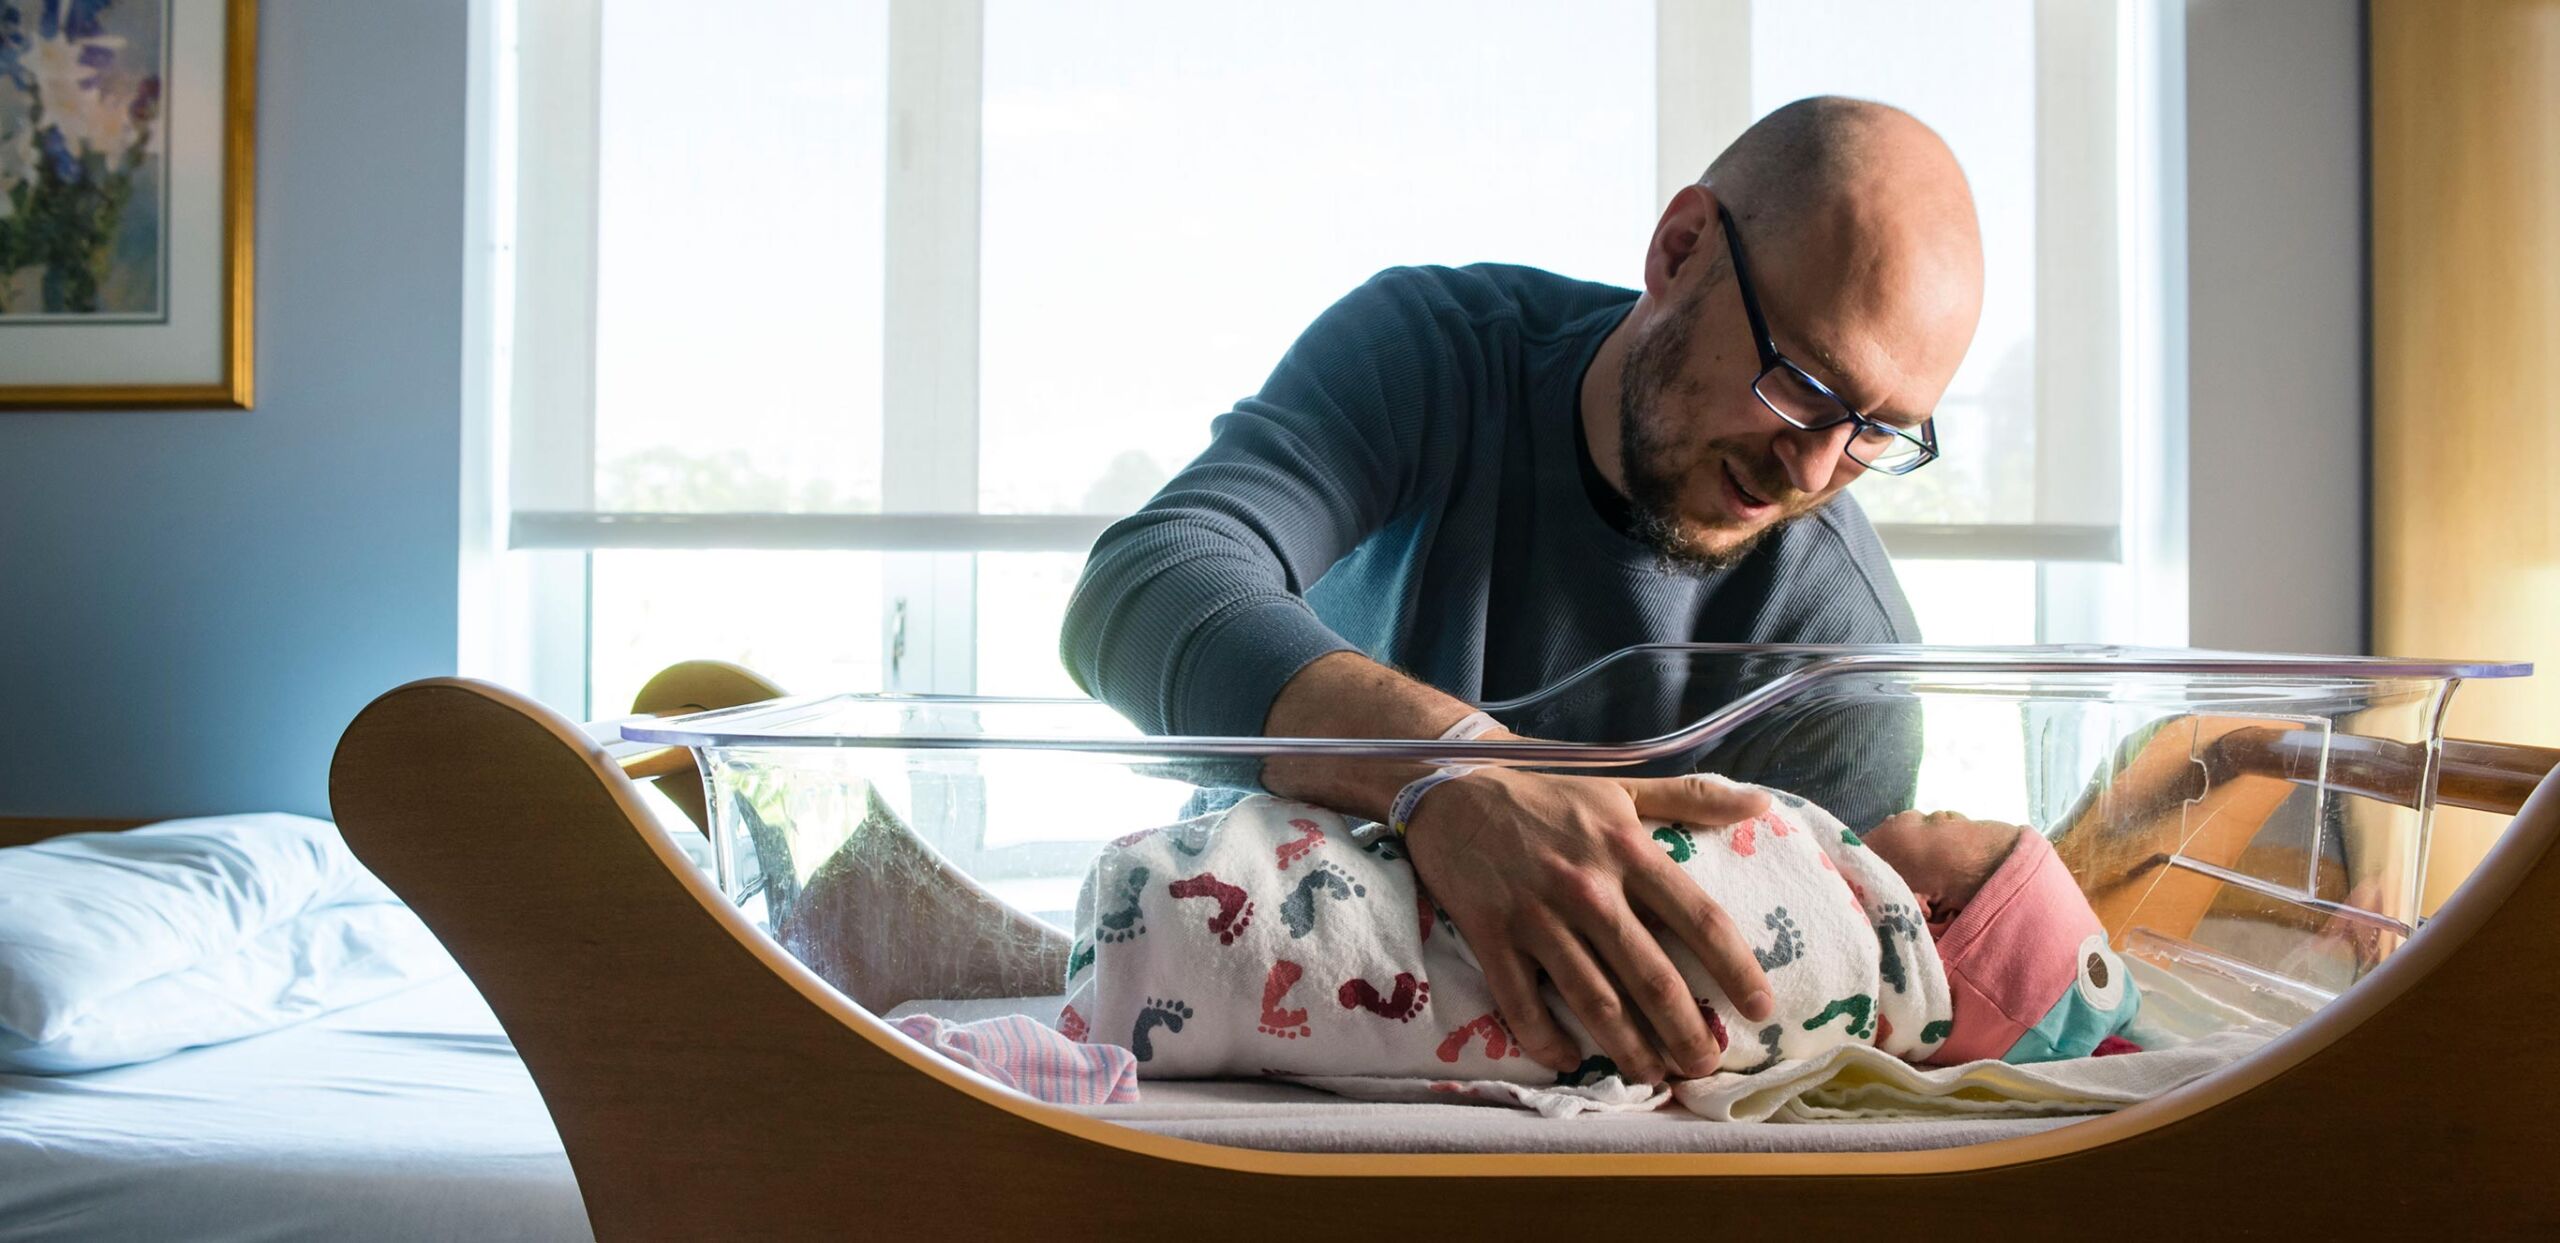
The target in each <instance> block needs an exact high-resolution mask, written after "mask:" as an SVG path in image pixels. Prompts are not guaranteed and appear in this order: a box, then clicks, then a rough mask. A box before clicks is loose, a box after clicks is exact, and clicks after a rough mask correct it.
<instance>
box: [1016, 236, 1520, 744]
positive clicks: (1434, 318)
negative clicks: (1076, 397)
mask: <svg viewBox="0 0 2560 1243" xmlns="http://www.w3.org/2000/svg"><path fill="white" fill-rule="evenodd" d="M1463 327H1464V324H1463V316H1462V315H1461V314H1460V313H1459V311H1458V309H1457V308H1456V307H1455V306H1454V305H1452V304H1451V303H1450V302H1449V301H1448V300H1447V299H1445V298H1441V297H1435V296H1434V295H1433V293H1432V291H1431V286H1430V282H1428V281H1427V280H1426V279H1423V278H1422V277H1421V276H1420V274H1419V273H1417V271H1416V270H1414V269H1390V270H1388V271H1386V272H1382V273H1380V274H1379V275H1377V276H1376V277H1373V278H1371V279H1370V280H1369V281H1368V282H1367V283H1366V284H1364V285H1362V286H1361V287H1360V288H1359V289H1356V290H1354V291H1352V292H1351V293H1350V294H1349V295H1348V296H1346V297H1344V298H1343V299H1342V300H1341V301H1340V302H1337V303H1335V304H1334V305H1333V307H1332V308H1331V309H1329V310H1327V311H1326V312H1325V313H1324V314H1323V315H1322V316H1320V317H1319V318H1318V319H1317V320H1316V322H1315V323H1314V324H1313V325H1311V326H1310V327H1309V328H1308V329H1307V331H1306V332H1305V333H1304V334H1303V335H1301V336H1300V337H1299V338H1298V341H1297V343H1296V344H1295V345H1293V346H1292V347H1291V348H1290V350H1289V352H1288V354H1287V355H1286V356H1284V357H1283V358H1282V359H1281V361H1280V365H1279V367H1278V368H1277V369H1276V370H1274V371H1273V372H1272V374H1271V378H1270V379H1269V380H1268V381H1266V382H1265V383H1264V385H1263V387H1262V390H1261V391H1260V392H1259V393H1257V394H1255V395H1254V396H1252V397H1250V398H1247V399H1246V400H1244V401H1242V402H1239V403H1238V404H1237V405H1236V407H1235V409H1234V410H1232V411H1231V412H1229V413H1226V414H1223V415H1220V416H1219V417H1218V419H1217V420H1216V422H1215V423H1213V424H1212V425H1211V440H1210V444H1209V448H1208V449H1207V450H1206V451H1205V452H1203V453H1202V454H1201V455H1200V457H1199V458H1198V459H1196V460H1194V461H1193V462H1192V463H1191V464H1190V465H1189V466H1187V467H1185V468H1183V470H1182V472H1181V473H1180V474H1177V475H1175V476H1174V477H1173V479H1172V480H1171V481H1169V482H1168V483H1166V484H1165V486H1164V488H1163V490H1162V491H1160V492H1158V493H1157V494H1156V496H1155V499H1153V500H1151V501H1149V502H1148V503H1147V505H1146V507H1145V508H1143V509H1141V510H1139V511H1138V512H1137V513H1135V514H1133V515H1131V516H1129V517H1128V518H1126V519H1123V520H1122V521H1120V522H1118V523H1115V524H1113V525H1112V526H1111V527H1110V529H1108V530H1106V531H1104V532H1103V534H1102V537H1101V538H1100V539H1099V540H1098V541H1096V543H1095V545H1094V549H1093V554H1092V556H1091V558H1090V559H1089V560H1088V561H1087V562H1086V565H1085V570H1084V574H1083V577H1082V578H1081V579H1080V580H1079V581H1078V582H1077V584H1076V590H1075V595H1074V597H1073V599H1072V600H1071V601H1070V603H1069V604H1068V606H1067V616H1066V624H1065V627H1064V630H1063V633H1062V634H1061V636H1060V641H1059V655H1060V657H1061V659H1062V660H1064V661H1065V663H1066V666H1067V670H1068V672H1069V673H1070V674H1071V675H1073V676H1074V678H1075V680H1076V683H1077V685H1079V686H1082V687H1083V688H1084V689H1085V691H1086V693H1088V694H1091V695H1093V696H1095V697H1096V698H1098V699H1101V700H1103V701H1104V702H1106V703H1109V704H1111V705H1112V706H1113V707H1116V708H1118V709H1119V710H1120V711H1121V712H1122V713H1124V714H1126V715H1127V716H1128V717H1129V718H1130V719H1131V720H1133V721H1135V722H1136V723H1137V724H1138V725H1139V727H1140V728H1142V729H1145V730H1147V731H1148V732H1150V733H1159V734H1163V733H1176V734H1209V735H1232V736H1246V737H1250V736H1258V735H1260V734H1261V733H1262V726H1263V721H1264V718H1265V717H1267V716H1268V715H1269V712H1270V708H1271V702H1272V700H1273V699H1275V698H1277V697H1278V695H1279V693H1280V689H1281V687H1283V686H1284V685H1286V684H1287V683H1288V681H1289V679H1291V678H1293V677H1295V676H1297V674H1298V671H1299V670H1301V669H1304V668H1305V667H1306V666H1307V665H1308V664H1310V663H1312V662H1313V661H1315V660H1316V659H1317V658H1318V657H1321V656H1324V655H1326V654H1328V653H1331V652H1337V651H1348V650H1356V647H1355V645H1354V644H1352V643H1350V642H1349V641H1347V640H1345V639H1344V638H1343V637H1342V636H1341V635H1339V634H1337V633H1335V632H1334V631H1333V629H1332V628H1330V627H1328V626H1327V625H1325V623H1324V622H1323V621H1322V620H1321V619H1319V618H1318V617H1317V616H1316V614H1315V612H1314V610H1313V609H1311V608H1310V607H1309V606H1308V604H1307V601H1306V591H1307V588H1308V587H1310V586H1311V585H1313V584H1314V582H1315V581H1316V580H1317V579H1319V578H1321V577H1323V576H1324V573H1325V571H1326V570H1328V569H1331V568H1332V566H1333V564H1334V563H1335V562H1336V561H1339V560H1341V559H1342V558H1343V557H1344V556H1345V555H1347V554H1349V553H1350V552H1351V550H1352V549H1354V548H1356V547H1358V546H1359V544H1360V543H1361V542H1362V541H1363V540H1365V539H1366V538H1368V537H1369V536H1370V535H1371V534H1373V533H1374V532H1376V531H1378V530H1379V529H1380V528H1381V527H1383V526H1385V525H1386V524H1387V522H1388V520H1389V519H1390V517H1391V516H1392V515H1393V514H1395V513H1396V512H1397V510H1398V509H1399V508H1400V507H1401V506H1402V505H1403V504H1404V503H1405V502H1406V501H1407V500H1408V499H1409V498H1410V497H1411V496H1412V495H1413V492H1414V489H1415V487H1416V483H1417V480H1418V478H1419V476H1420V473H1421V468H1420V463H1421V461H1422V457H1423V452H1424V448H1425V446H1424V439H1425V436H1424V427H1425V423H1426V418H1425V416H1426V415H1427V414H1429V413H1432V412H1433V411H1434V407H1435V406H1438V405H1443V404H1445V403H1448V402H1451V401H1455V400H1462V399H1463V393H1464V391H1465V385H1464V384H1463V383H1462V382H1461V380H1460V376H1461V374H1462V372H1463V371H1464V367H1465V362H1464V356H1465V354H1466V353H1467V351H1468V349H1469V348H1471V347H1470V346H1469V344H1468V342H1469V341H1470V334H1468V333H1466V332H1464V331H1462V329H1463Z"/></svg>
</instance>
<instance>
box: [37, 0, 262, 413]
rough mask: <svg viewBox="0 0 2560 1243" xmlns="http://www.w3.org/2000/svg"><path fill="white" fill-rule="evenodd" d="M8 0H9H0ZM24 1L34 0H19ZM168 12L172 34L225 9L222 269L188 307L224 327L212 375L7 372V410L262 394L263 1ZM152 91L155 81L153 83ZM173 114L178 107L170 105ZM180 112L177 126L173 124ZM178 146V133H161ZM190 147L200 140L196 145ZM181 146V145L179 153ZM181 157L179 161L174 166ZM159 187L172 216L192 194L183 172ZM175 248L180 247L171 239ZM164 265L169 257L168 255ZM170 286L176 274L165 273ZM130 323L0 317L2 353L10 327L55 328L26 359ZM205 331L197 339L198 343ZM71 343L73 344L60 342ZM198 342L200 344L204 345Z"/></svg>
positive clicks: (208, 2)
mask: <svg viewBox="0 0 2560 1243" xmlns="http://www.w3.org/2000/svg"><path fill="white" fill-rule="evenodd" d="M0 2H6V0H0ZM18 3H19V4H20V6H21V7H24V6H25V5H26V4H27V3H28V0H18ZM161 11H162V13H163V14H164V15H165V16H166V19H167V20H166V27H167V30H168V31H170V32H175V31H177V30H178V29H179V28H180V25H179V21H178V18H179V17H180V16H181V15H184V14H201V15H204V16H213V15H215V14H217V13H218V14H219V17H220V21H219V23H218V27H219V29H220V30H221V39H222V46H221V48H220V53H219V63H220V64H221V66H222V83H221V90H220V94H219V99H220V102H221V118H220V124H219V133H220V143H221V150H220V160H219V168H220V170H221V173H220V175H221V186H220V190H219V199H220V222H219V225H218V226H217V228H216V230H215V240H214V243H213V245H212V247H211V250H212V253H213V255H214V256H215V259H214V263H215V265H216V271H215V273H214V274H213V276H212V279H211V282H210V284H211V290H210V292H209V297H207V298H200V299H197V300H196V301H197V303H199V304H205V303H209V305H196V306H193V307H191V308H189V313H190V315H191V317H193V316H209V318H210V319H211V320H212V321H213V322H212V323H211V324H210V325H209V326H208V327H209V328H210V332H211V333H212V334H218V339H217V340H216V341H215V343H214V346H213V349H212V350H211V358H212V361H213V365H212V367H210V368H208V369H207V370H209V371H210V374H206V375H203V376H202V377H201V378H198V377H196V376H193V375H189V376H184V377H177V378H160V377H153V378H150V379H147V380H122V379H114V378H103V379H102V378H87V377H84V378H79V379H38V380H35V381H33V382H7V381H8V380H9V379H10V377H7V376H0V410H100V409H192V410H202V409H233V410H246V409H248V408H249V407H250V406H251V404H252V402H253V400H254V398H255V395H256V364H257V350H256V328H257V314H256V309H257V298H256V286H257V219H256V204H257V78H258V75H257V64H258V60H257V54H258V48H257V42H258V5H257V0H165V8H163V9H162V10H161ZM163 38H164V40H166V41H167V42H170V43H174V42H176V40H177V36H176V34H175V33H164V35H163ZM153 89H154V90H155V91H156V90H157V89H158V86H157V82H156V81H155V83H154V88H153ZM171 111H172V113H174V112H175V107H174V106H173V107H172V108H171ZM176 127H177V126H176V123H175V120H174V118H173V120H172V123H171V125H170V127H169V128H170V129H173V130H174V129H175V128H176ZM164 142H168V143H169V145H171V146H172V147H174V146H175V141H174V140H170V139H164ZM190 145H191V146H192V145H194V144H190ZM181 154H182V153H181ZM179 163H180V162H179V161H172V162H171V163H170V165H169V166H170V167H171V168H173V169H174V168H177V167H178V166H179ZM166 180H167V182H168V183H169V184H167V185H166V186H164V187H162V190H161V193H162V195H163V197H164V199H165V200H167V201H166V202H165V203H163V204H162V210H163V211H164V212H165V213H166V214H167V215H170V216H173V217H174V216H175V215H177V213H178V210H179V206H178V201H179V200H180V199H182V198H183V197H184V196H186V195H188V194H189V193H190V188H189V185H188V184H187V183H186V179H185V178H184V177H183V176H180V175H177V174H172V175H169V176H168V177H167V178H166ZM171 248H174V247H171ZM163 262H164V263H167V262H170V261H168V260H163ZM8 277H9V274H8V273H6V272H0V288H5V282H6V281H7V280H8ZM164 284H174V282H167V281H164ZM160 296H161V298H162V302H163V307H164V311H163V316H164V322H162V323H160V324H157V325H145V326H146V327H160V328H164V329H165V328H168V327H169V323H168V322H166V321H168V320H170V319H171V318H172V316H173V315H174V313H175V312H174V311H172V310H170V309H168V308H171V307H173V306H174V305H175V303H176V302H177V301H178V298H179V295H178V294H177V293H176V292H175V291H174V290H164V291H163V292H162V293H161V295H160ZM129 326H130V325H125V324H84V323H81V322H79V321H78V320H76V319H67V317H66V320H65V321H64V322H47V323H44V324H41V325H26V324H11V323H10V322H9V320H8V318H7V317H6V316H5V315H0V352H12V351H9V350H8V347H9V346H10V345H11V344H13V343H12V342H10V341H9V335H11V334H16V333H45V334H55V335H54V336H52V337H50V338H49V339H48V343H47V344H46V345H43V346H39V347H34V348H22V349H21V350H20V351H16V352H19V353H21V354H22V355H23V356H25V357H30V358H32V357H34V356H35V355H37V354H39V353H47V352H50V353H54V354H59V353H60V352H61V351H62V350H64V349H65V348H71V349H79V348H82V347H80V346H79V345H77V344H76V343H77V342H78V341H80V340H81V336H80V334H83V333H99V332H114V331H115V330H117V329H118V328H124V327H129ZM204 335H205V334H197V335H195V336H194V337H193V338H192V340H194V341H197V342H201V341H202V340H203V336H204ZM66 339H67V340H69V341H72V342H74V343H75V344H74V345H71V346H69V347H66V346H64V345H62V344H60V342H61V341H63V340H66ZM198 348H199V349H200V348H201V346H199V347H198Z"/></svg>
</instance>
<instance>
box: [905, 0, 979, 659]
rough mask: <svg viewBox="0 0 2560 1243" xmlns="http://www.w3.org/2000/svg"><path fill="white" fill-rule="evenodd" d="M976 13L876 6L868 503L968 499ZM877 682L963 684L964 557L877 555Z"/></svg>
mask: <svg viewBox="0 0 2560 1243" xmlns="http://www.w3.org/2000/svg"><path fill="white" fill-rule="evenodd" d="M984 25H985V13H984V8H983V6H982V5H981V4H980V3H979V2H978V0H958V2H948V3H946V2H943V0H890V4H889V84H888V95H889V99H888V102H889V143H888V168H887V169H886V178H885V183H886V186H885V188H886V194H887V196H888V203H887V212H886V215H885V219H886V231H887V246H888V254H887V257H886V264H885V266H884V269H883V272H884V281H885V292H884V294H883V298H884V300H885V303H886V306H885V310H886V315H885V316H884V317H883V319H884V325H885V326H884V328H883V331H884V332H885V333H886V340H885V341H884V342H883V345H884V347H885V348H884V350H883V352H882V374H881V401H882V409H881V419H880V427H881V440H882V444H881V508H882V509H883V510H884V511H886V512H889V513H971V512H975V511H976V509H977V507H978V220H979V212H978V187H979V152H980V149H981V146H982V143H981V140H980V135H979V124H978V123H979V115H980V112H981V104H980V101H981V96H982V92H981V80H982V78H983V76H984V69H983V66H984V56H983V50H982V49H983V45H984V35H983V30H984ZM883 574H884V583H883V586H884V590H883V592H882V596H881V598H882V601H883V603H884V607H886V608H887V609H888V610H889V615H888V617H887V619H886V623H887V624H886V625H885V626H884V627H883V629H882V635H883V638H882V642H883V644H884V645H885V647H886V650H885V651H884V652H883V654H882V655H883V660H882V663H881V668H882V669H883V670H885V671H886V673H887V682H888V688H889V689H891V690H903V691H930V692H939V693H945V694H965V693H967V692H969V691H971V690H973V689H975V684H976V657H977V651H976V647H977V644H976V625H977V600H976V596H977V583H976V558H975V557H974V556H973V555H972V554H969V553H965V552H964V553H892V554H888V555H887V556H885V557H884V558H883Z"/></svg>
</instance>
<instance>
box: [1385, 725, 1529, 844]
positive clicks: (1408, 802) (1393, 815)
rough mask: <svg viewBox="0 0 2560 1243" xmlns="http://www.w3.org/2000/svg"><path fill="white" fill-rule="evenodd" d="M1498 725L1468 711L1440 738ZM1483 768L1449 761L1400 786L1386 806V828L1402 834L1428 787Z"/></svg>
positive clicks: (1476, 734)
mask: <svg viewBox="0 0 2560 1243" xmlns="http://www.w3.org/2000/svg"><path fill="white" fill-rule="evenodd" d="M1500 728H1502V722H1500V721H1497V720H1494V719H1493V718H1492V717H1489V716H1486V715H1485V714H1484V713H1481V712H1470V713H1468V714H1467V715H1466V716H1464V717H1462V718H1460V719H1459V721H1458V723H1457V724H1455V725H1452V726H1450V727H1449V728H1448V729H1447V730H1445V731H1443V732H1442V733H1441V735H1440V741H1442V742H1465V741H1468V740H1469V739H1473V738H1481V737H1483V736H1485V735H1486V734H1489V733H1491V732H1493V731H1494V730H1497V729H1500ZM1482 767H1484V765H1482V764H1452V765H1450V766H1448V767H1447V768H1442V769H1436V770H1434V771H1432V772H1427V773H1424V774H1423V775H1421V776H1419V777H1416V778H1414V779H1413V780H1411V781H1408V782H1406V783H1405V787H1404V788H1403V789H1401V790H1398V791H1396V797H1395V801H1394V802H1393V803H1390V804H1388V805H1387V827H1388V828H1389V829H1391V830H1393V831H1394V832H1395V835H1396V836H1398V837H1402V836H1404V831H1405V826H1406V825H1407V824H1409V823H1411V822H1412V820H1413V813H1414V809H1415V808H1418V807H1420V806H1421V805H1422V796H1423V795H1425V794H1429V793H1430V792H1431V787H1433V786H1436V785H1438V784H1440V783H1441V782H1443V781H1447V780H1449V779H1451V778H1453V777H1463V776H1466V775H1467V774H1468V773H1471V772H1474V771H1475V770H1477V769H1479V768H1482Z"/></svg>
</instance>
